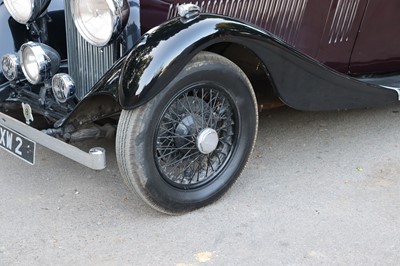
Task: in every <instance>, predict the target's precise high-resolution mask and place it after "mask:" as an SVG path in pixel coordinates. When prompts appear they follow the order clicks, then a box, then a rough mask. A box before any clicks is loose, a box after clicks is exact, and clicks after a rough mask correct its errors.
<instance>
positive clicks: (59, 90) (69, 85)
mask: <svg viewBox="0 0 400 266" xmlns="http://www.w3.org/2000/svg"><path fill="white" fill-rule="evenodd" d="M51 87H52V89H53V95H54V98H56V100H57V101H58V102H59V103H65V102H66V101H67V100H68V98H70V97H71V96H73V95H74V93H75V84H74V81H73V79H72V78H71V77H70V76H69V75H68V74H64V73H59V74H56V75H55V76H54V77H53V79H52V86H51Z"/></svg>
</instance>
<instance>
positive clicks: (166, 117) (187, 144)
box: [155, 85, 235, 189]
mask: <svg viewBox="0 0 400 266" xmlns="http://www.w3.org/2000/svg"><path fill="white" fill-rule="evenodd" d="M232 114H233V109H232V106H231V104H230V103H229V101H228V99H227V98H226V96H225V94H224V93H222V92H221V91H220V90H219V89H218V87H207V86H204V85H199V86H197V87H195V88H192V89H191V90H189V91H186V92H183V93H182V94H180V95H178V96H177V97H176V98H175V100H173V101H172V103H170V105H169V106H168V107H167V108H166V109H165V111H164V113H163V114H162V116H161V117H162V119H161V121H160V123H159V128H158V132H157V135H156V153H155V158H156V162H157V165H158V167H159V170H160V172H161V173H162V174H163V176H164V177H165V178H166V179H167V180H169V182H172V183H174V184H176V185H179V186H184V188H185V189H186V188H190V187H191V186H196V185H197V184H201V183H202V182H206V181H207V180H210V179H211V178H212V177H213V176H215V175H216V174H217V173H218V172H219V171H220V170H221V169H222V167H223V165H225V162H226V160H227V158H229V154H230V152H231V150H232V147H233V146H232V145H233V141H232V138H233V136H234V135H235V129H234V125H235V121H234V119H233V115H232ZM206 128H211V129H213V130H215V132H216V133H217V134H218V138H219V140H218V142H219V144H218V146H217V148H216V150H214V151H213V152H211V153H209V154H202V153H201V152H200V151H199V148H198V147H197V141H198V140H197V138H198V136H199V134H200V131H202V130H203V129H206Z"/></svg>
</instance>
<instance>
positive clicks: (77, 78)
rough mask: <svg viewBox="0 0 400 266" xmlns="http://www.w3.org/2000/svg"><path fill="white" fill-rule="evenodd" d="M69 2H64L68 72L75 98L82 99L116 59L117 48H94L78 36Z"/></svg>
mask: <svg viewBox="0 0 400 266" xmlns="http://www.w3.org/2000/svg"><path fill="white" fill-rule="evenodd" d="M69 3H70V1H65V24H66V29H67V50H68V51H67V53H68V71H69V75H70V76H71V77H72V78H73V79H74V82H75V85H76V96H77V97H78V98H79V99H82V98H83V97H84V96H85V95H86V94H87V93H88V92H89V91H90V89H91V88H92V87H93V85H95V84H96V82H97V81H98V80H99V79H100V78H101V77H102V76H103V75H104V74H105V73H106V72H107V70H108V69H110V68H111V66H112V65H113V63H114V62H115V61H116V60H117V59H118V55H119V52H118V48H117V47H118V46H117V45H116V44H111V45H109V46H106V47H100V48H99V47H95V46H93V45H91V44H89V43H88V42H86V41H85V40H84V39H83V38H82V37H81V36H80V34H79V32H78V30H77V29H76V27H75V25H74V21H73V19H72V14H71V7H70V4H69Z"/></svg>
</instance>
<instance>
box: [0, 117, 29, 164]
mask: <svg viewBox="0 0 400 266" xmlns="http://www.w3.org/2000/svg"><path fill="white" fill-rule="evenodd" d="M0 147H1V148H3V149H4V150H6V151H8V152H9V153H11V154H13V155H15V156H17V157H18V158H20V159H22V160H24V161H25V162H27V163H29V164H32V165H33V164H35V149H36V143H35V142H33V141H32V140H30V139H27V138H26V137H24V136H22V135H21V134H19V133H17V132H15V131H14V130H11V129H9V128H7V127H5V126H3V125H1V124H0Z"/></svg>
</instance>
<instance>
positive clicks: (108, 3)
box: [70, 0, 130, 46]
mask: <svg viewBox="0 0 400 266" xmlns="http://www.w3.org/2000/svg"><path fill="white" fill-rule="evenodd" d="M70 3H71V11H72V16H73V19H74V23H75V26H76V28H77V29H78V31H79V33H80V34H81V35H82V37H83V38H84V39H85V40H86V41H87V42H88V43H90V44H92V45H94V46H105V45H107V44H109V43H111V42H112V41H114V40H115V39H116V38H117V37H118V36H119V35H120V34H121V32H122V31H123V29H124V28H125V26H126V23H127V21H128V18H129V12H130V8H129V3H128V1H127V0H97V1H87V0H71V2H70Z"/></svg>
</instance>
